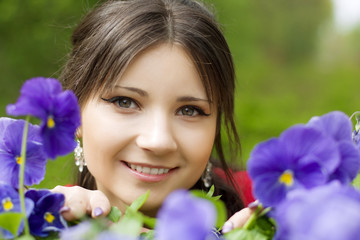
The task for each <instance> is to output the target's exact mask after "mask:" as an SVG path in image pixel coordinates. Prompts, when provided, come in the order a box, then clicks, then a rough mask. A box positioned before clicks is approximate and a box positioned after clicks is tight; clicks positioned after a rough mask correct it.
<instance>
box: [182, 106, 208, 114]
mask: <svg viewBox="0 0 360 240" xmlns="http://www.w3.org/2000/svg"><path fill="white" fill-rule="evenodd" d="M177 113H178V114H179V115H182V116H187V117H196V116H198V115H202V116H209V115H210V114H206V113H205V112H204V111H203V110H202V109H201V108H199V107H195V106H184V107H181V108H180V109H179V111H178V112H177Z"/></svg>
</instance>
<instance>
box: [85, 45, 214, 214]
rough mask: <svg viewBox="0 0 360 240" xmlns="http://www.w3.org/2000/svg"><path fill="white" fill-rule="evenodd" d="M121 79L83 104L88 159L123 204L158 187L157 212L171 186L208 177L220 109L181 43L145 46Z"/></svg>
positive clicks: (151, 204)
mask: <svg viewBox="0 0 360 240" xmlns="http://www.w3.org/2000/svg"><path fill="white" fill-rule="evenodd" d="M116 84H117V85H116V86H118V87H116V88H114V90H110V91H109V93H107V94H106V96H105V97H103V98H102V97H100V96H99V97H94V98H92V99H91V100H89V101H88V103H87V104H86V105H85V106H84V108H83V111H82V118H83V121H82V126H81V128H80V135H81V137H82V138H83V146H84V149H85V151H84V154H85V159H86V162H87V167H88V170H89V171H90V172H91V173H92V175H93V176H94V177H95V179H96V185H97V188H98V189H99V190H101V191H102V192H104V193H105V194H106V196H107V197H108V198H109V200H110V203H111V204H112V205H117V206H118V207H120V209H121V210H123V211H124V210H125V206H124V204H125V205H130V204H131V203H132V202H133V201H134V200H135V199H136V198H137V197H138V196H139V195H141V194H142V193H144V192H146V191H147V190H148V189H150V198H149V200H148V201H147V202H146V203H145V205H144V208H143V211H152V213H148V214H151V215H154V214H155V212H156V211H157V209H158V208H159V207H160V205H161V203H162V201H163V200H164V199H165V197H166V196H167V195H168V194H169V193H170V192H172V191H173V190H174V189H178V188H183V189H189V188H191V187H192V186H193V185H194V184H195V183H196V182H197V180H198V179H200V177H201V175H202V172H203V171H204V169H205V166H206V164H207V162H208V160H209V158H210V154H211V150H212V146H213V142H214V138H215V132H216V118H217V112H216V110H217V109H216V108H215V107H214V106H213V105H211V104H210V102H211V101H209V100H207V95H206V92H205V88H204V87H203V85H202V82H201V79H200V77H199V75H198V73H197V71H196V69H195V67H194V65H193V64H192V62H191V60H190V58H189V57H188V56H187V54H186V52H185V51H184V50H183V49H182V48H181V47H180V46H176V45H170V44H162V45H159V46H156V47H154V48H150V49H148V50H145V51H144V52H142V53H141V54H139V55H138V56H137V57H136V58H135V59H134V60H133V61H132V62H131V63H130V65H129V66H128V67H127V69H126V71H125V72H124V74H123V76H122V77H121V78H120V79H118V81H117V82H116ZM119 86H121V87H119ZM103 99H113V100H111V101H109V100H106V101H104V100H103ZM200 99H201V100H200ZM204 113H206V115H204ZM98 126H103V127H101V128H99V127H98ZM200 142H201V144H198V143H200ZM196 145H197V146H198V147H196V148H194V146H196ZM99 162H101V163H102V164H101V165H99ZM124 182H126V183H127V184H122V183H124ZM119 200H120V201H119Z"/></svg>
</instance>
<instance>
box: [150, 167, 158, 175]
mask: <svg viewBox="0 0 360 240" xmlns="http://www.w3.org/2000/svg"><path fill="white" fill-rule="evenodd" d="M158 173H159V169H157V168H152V169H151V171H150V174H158Z"/></svg>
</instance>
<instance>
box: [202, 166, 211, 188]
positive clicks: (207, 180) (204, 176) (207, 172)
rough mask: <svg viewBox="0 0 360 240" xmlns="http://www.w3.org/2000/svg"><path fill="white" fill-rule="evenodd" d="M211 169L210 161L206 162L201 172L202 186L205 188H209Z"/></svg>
mask: <svg viewBox="0 0 360 240" xmlns="http://www.w3.org/2000/svg"><path fill="white" fill-rule="evenodd" d="M211 169H212V164H211V162H208V163H207V165H206V168H205V171H204V172H203V174H202V176H201V180H202V181H203V183H204V186H205V187H206V188H209V187H210V186H211V180H212V178H211Z"/></svg>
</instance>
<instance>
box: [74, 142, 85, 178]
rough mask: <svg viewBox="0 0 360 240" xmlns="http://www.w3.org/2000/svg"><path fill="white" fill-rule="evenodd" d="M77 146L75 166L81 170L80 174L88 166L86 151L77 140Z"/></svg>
mask: <svg viewBox="0 0 360 240" xmlns="http://www.w3.org/2000/svg"><path fill="white" fill-rule="evenodd" d="M76 142H77V145H76V148H75V149H74V157H75V165H76V166H77V167H78V168H79V172H82V171H83V170H84V166H86V162H85V158H84V151H83V149H82V147H81V145H80V140H79V139H76Z"/></svg>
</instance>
